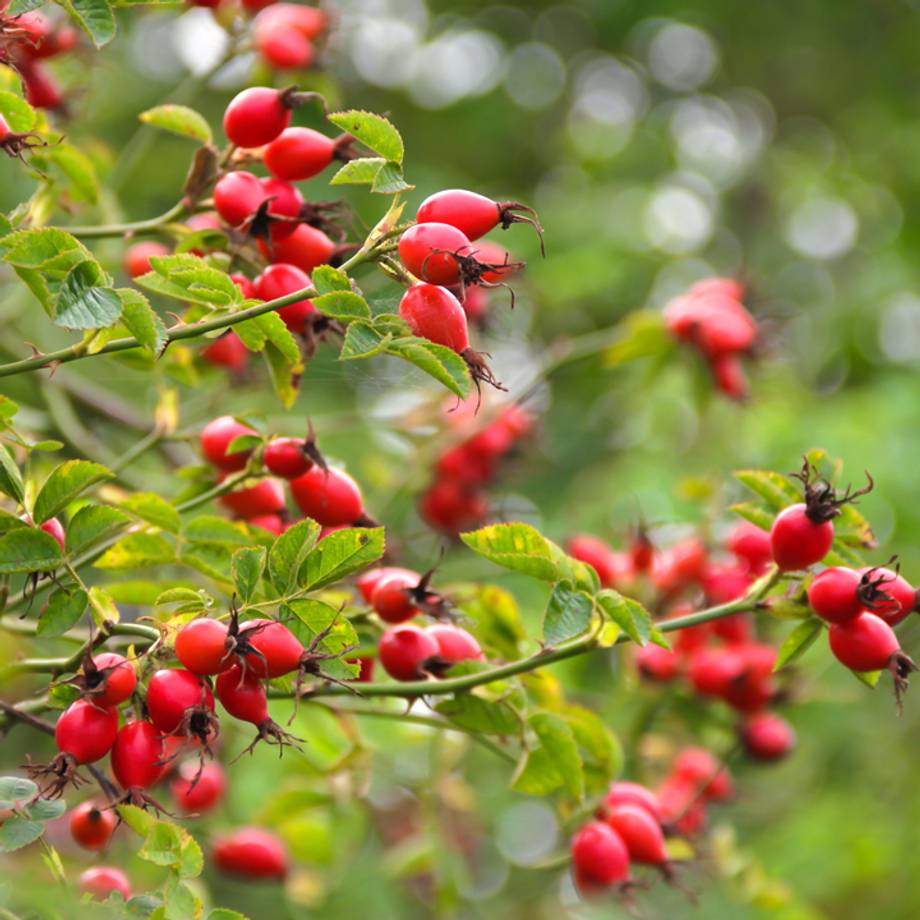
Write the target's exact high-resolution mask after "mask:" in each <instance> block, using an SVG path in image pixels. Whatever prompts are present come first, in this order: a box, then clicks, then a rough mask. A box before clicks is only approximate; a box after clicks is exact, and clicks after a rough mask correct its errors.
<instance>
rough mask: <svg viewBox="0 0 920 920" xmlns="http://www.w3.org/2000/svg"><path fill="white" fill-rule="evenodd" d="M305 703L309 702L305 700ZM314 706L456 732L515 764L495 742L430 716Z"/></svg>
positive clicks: (355, 707)
mask: <svg viewBox="0 0 920 920" xmlns="http://www.w3.org/2000/svg"><path fill="white" fill-rule="evenodd" d="M305 702H310V701H309V700H306V701H305ZM315 705H317V706H323V707H324V708H326V709H328V710H329V711H330V712H334V713H335V714H336V715H338V714H339V713H343V714H344V713H347V714H348V715H352V716H362V717H365V718H370V719H395V720H396V721H398V722H410V723H412V724H413V725H426V726H428V727H429V728H437V729H439V730H440V731H449V732H458V733H459V734H461V735H468V736H469V737H470V738H472V739H473V740H474V741H476V742H477V743H479V744H480V745H481V746H482V747H484V748H486V749H487V750H489V751H491V752H492V753H493V754H496V755H498V756H499V757H501V758H502V759H504V760H507V761H508V763H517V759H516V758H515V757H514V755H512V754H509V753H508V751H506V750H504V748H501V747H499V745H497V744H495V742H493V741H491V740H490V739H488V738H485V737H483V736H482V735H480V734H478V733H477V732H474V731H471V730H470V729H466V728H460V727H459V726H457V725H452V724H451V723H450V722H447V721H445V720H444V719H436V718H434V717H432V716H420V715H416V714H415V713H412V712H405V713H404V712H401V711H400V712H391V711H389V710H386V709H373V708H371V707H369V706H347V707H346V706H342V707H341V708H339V707H335V706H329V705H328V704H326V703H321V702H319V701H318V700H317V701H316V703H315Z"/></svg>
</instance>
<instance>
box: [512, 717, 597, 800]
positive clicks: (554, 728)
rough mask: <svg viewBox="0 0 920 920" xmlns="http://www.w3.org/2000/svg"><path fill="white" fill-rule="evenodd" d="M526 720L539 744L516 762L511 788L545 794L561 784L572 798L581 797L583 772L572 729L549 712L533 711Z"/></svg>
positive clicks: (582, 792) (528, 793) (527, 792)
mask: <svg viewBox="0 0 920 920" xmlns="http://www.w3.org/2000/svg"><path fill="white" fill-rule="evenodd" d="M527 721H528V725H529V726H530V728H531V729H532V730H533V732H534V734H535V735H536V737H537V740H538V742H539V744H538V746H537V747H535V748H533V749H531V750H530V751H528V752H527V753H526V754H525V755H524V757H523V758H522V760H521V762H520V763H519V764H518V769H517V770H516V771H515V776H514V779H513V780H512V783H511V786H512V788H513V789H516V790H517V791H518V792H523V793H526V794H527V795H546V794H547V793H549V792H552V791H553V790H555V789H558V788H560V787H562V788H564V789H565V790H566V792H568V793H569V795H571V796H572V797H573V798H576V799H581V797H582V796H583V795H584V772H583V768H582V760H581V756H580V755H579V753H578V745H577V744H576V743H575V734H574V732H573V731H572V729H571V728H570V727H569V726H568V724H567V723H566V722H565V720H564V719H562V718H561V717H560V716H557V715H555V714H553V713H550V712H538V713H534V715H532V716H531V717H530V718H529V719H528V720H527Z"/></svg>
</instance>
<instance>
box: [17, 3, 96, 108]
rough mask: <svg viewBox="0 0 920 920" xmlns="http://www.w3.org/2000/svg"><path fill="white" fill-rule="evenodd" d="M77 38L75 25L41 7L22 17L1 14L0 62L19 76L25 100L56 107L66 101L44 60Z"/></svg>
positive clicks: (60, 52)
mask: <svg viewBox="0 0 920 920" xmlns="http://www.w3.org/2000/svg"><path fill="white" fill-rule="evenodd" d="M6 6H7V4H6V3H3V4H2V5H0V8H5V7H6ZM78 41H79V36H78V33H77V30H76V29H75V28H74V27H73V26H71V25H67V24H61V23H57V22H53V21H52V20H50V19H49V18H48V17H47V16H45V15H44V14H43V13H41V12H39V11H38V10H31V11H30V12H27V13H22V14H21V15H19V16H10V15H8V14H6V13H0V64H5V65H6V66H8V67H11V68H12V69H13V70H15V71H16V72H17V73H18V74H19V75H20V77H21V78H22V83H23V88H24V90H25V96H26V100H27V101H28V102H29V104H30V105H33V106H35V107H36V108H39V109H56V108H59V107H60V106H61V105H62V104H63V102H64V95H63V93H62V91H61V88H60V87H59V86H58V84H57V81H56V80H55V78H54V75H53V74H52V73H51V72H50V71H49V70H48V68H47V66H46V65H45V63H44V62H45V61H46V60H47V59H49V58H53V57H56V56H57V55H59V54H63V53H65V52H67V51H72V50H73V49H74V48H75V47H76V46H77V42H78Z"/></svg>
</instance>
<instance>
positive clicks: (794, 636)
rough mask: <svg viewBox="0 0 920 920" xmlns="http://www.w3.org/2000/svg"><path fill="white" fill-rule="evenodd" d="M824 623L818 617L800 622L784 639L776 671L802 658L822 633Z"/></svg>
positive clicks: (777, 655) (778, 655) (775, 667)
mask: <svg viewBox="0 0 920 920" xmlns="http://www.w3.org/2000/svg"><path fill="white" fill-rule="evenodd" d="M823 629H824V625H823V624H822V622H821V621H820V620H819V619H818V618H817V617H812V618H811V619H810V620H805V621H804V622H802V623H799V625H798V626H796V628H795V629H793V630H792V632H791V633H789V635H788V636H786V638H785V639H783V643H782V645H780V647H779V651H778V652H777V654H776V664H775V665H774V666H773V670H774V671H779V670H781V669H782V668H784V667H785V666H786V665H787V664H789V663H790V662H792V661H795V660H796V658H800V657H801V656H802V655H804V654H805V652H806V651H807V650H808V649H809V648H810V647H811V645H812V644H813V643H814V641H815V639H817V638H818V636H820V635H821V632H822V630H823Z"/></svg>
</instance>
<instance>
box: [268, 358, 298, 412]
mask: <svg viewBox="0 0 920 920" xmlns="http://www.w3.org/2000/svg"><path fill="white" fill-rule="evenodd" d="M262 354H263V355H264V356H265V362H266V364H267V365H268V372H269V375H270V376H271V379H272V386H273V388H274V390H275V395H276V396H277V397H278V400H279V402H280V403H281V405H282V406H284V408H285V409H290V408H291V406H293V405H294V401H295V400H296V399H297V391H298V387H299V386H300V375H301V373H302V372H303V363H302V362H301V361H297V362H296V363H294V362H291V361H290V360H288V358H286V357H285V355H284V354H283V353H282V352H281V351H279V350H278V349H277V348H275V347H274V345H272V344H271V343H267V344H266V347H265V351H263V352H262Z"/></svg>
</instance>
